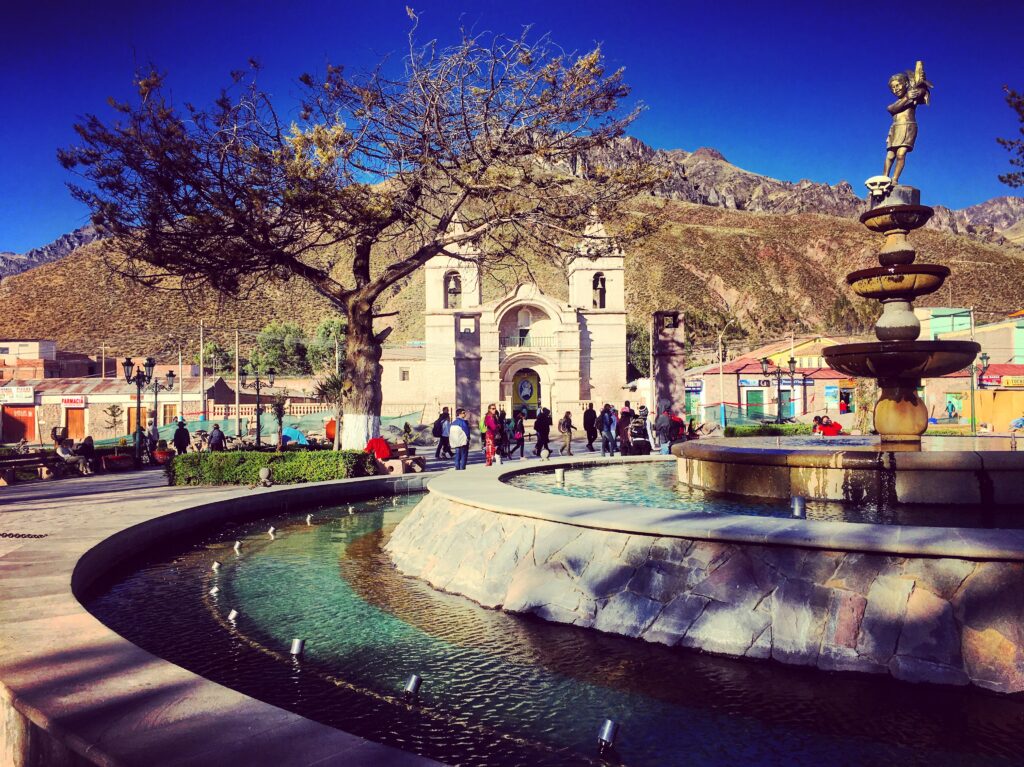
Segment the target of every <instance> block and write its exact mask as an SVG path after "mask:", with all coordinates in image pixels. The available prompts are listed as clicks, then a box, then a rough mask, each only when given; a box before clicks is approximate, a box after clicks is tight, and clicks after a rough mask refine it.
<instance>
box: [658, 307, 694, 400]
mask: <svg viewBox="0 0 1024 767" xmlns="http://www.w3.org/2000/svg"><path fill="white" fill-rule="evenodd" d="M651 378H652V379H653V381H654V400H655V401H654V403H652V404H653V405H654V406H656V407H657V409H658V412H661V411H662V410H663V409H664V407H665V403H666V402H668V403H669V407H671V408H672V410H673V411H676V412H679V410H680V409H681V408H682V407H683V405H684V403H685V402H686V326H685V323H684V322H683V317H682V314H681V313H680V312H676V311H672V312H655V313H654V327H653V329H652V331H651Z"/></svg>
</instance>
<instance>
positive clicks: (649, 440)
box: [629, 405, 654, 455]
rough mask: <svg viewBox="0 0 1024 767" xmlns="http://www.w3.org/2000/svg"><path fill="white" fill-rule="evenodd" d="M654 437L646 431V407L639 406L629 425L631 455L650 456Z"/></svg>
mask: <svg viewBox="0 0 1024 767" xmlns="http://www.w3.org/2000/svg"><path fill="white" fill-rule="evenodd" d="M653 444H654V435H652V434H651V433H650V432H649V431H648V426H647V407H646V406H644V405H641V406H640V409H639V410H637V411H636V415H635V416H634V417H633V420H632V421H630V423H629V449H630V452H631V453H632V454H633V455H650V454H651V446H652V445H653Z"/></svg>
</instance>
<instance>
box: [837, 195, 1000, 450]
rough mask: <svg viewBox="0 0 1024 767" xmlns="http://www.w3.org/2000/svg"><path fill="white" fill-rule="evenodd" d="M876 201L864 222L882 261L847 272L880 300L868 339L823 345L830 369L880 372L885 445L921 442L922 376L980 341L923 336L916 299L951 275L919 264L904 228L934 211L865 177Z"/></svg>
mask: <svg viewBox="0 0 1024 767" xmlns="http://www.w3.org/2000/svg"><path fill="white" fill-rule="evenodd" d="M867 185H868V188H869V189H870V190H871V196H870V198H869V200H870V205H871V207H870V208H869V209H868V211H867V212H866V213H864V214H863V215H862V216H861V217H860V220H861V223H862V224H864V225H865V226H866V227H867V228H868V229H870V230H872V231H874V232H881V233H882V234H884V235H885V244H884V245H883V246H882V249H881V251H879V253H878V263H879V264H881V266H877V267H874V268H871V269H861V270H859V271H856V272H851V273H850V274H848V275H847V276H846V281H847V282H848V283H849V284H850V286H851V287H852V288H853V291H854V292H855V293H856V294H857V295H859V296H863V297H864V298H870V299H873V300H876V301H881V302H882V315H881V316H880V317H879V318H878V321H877V322H876V323H875V337H876V338H878V341H874V342H870V343H857V344H842V345H839V346H833V347H830V348H828V349H826V350H825V360H826V361H827V362H828V365H829V367H831V368H832V369H834V370H838V371H839V372H840V373H845V374H846V375H848V376H852V377H855V378H875V379H877V380H878V385H879V386H880V387H881V390H882V394H881V397H880V398H879V400H878V403H877V404H876V405H875V431H877V432H878V434H879V435H880V436H881V438H882V442H883V443H892V442H909V443H920V441H921V435H922V434H924V432H925V429H927V428H928V410H927V408H926V407H925V405H924V402H922V401H921V397H920V396H918V393H917V389H918V387H919V386H920V385H921V379H922V378H934V377H937V376H943V375H946V374H947V373H953V372H955V371H957V370H961V369H963V368H965V367H967V366H968V365H970V364H971V363H972V362H973V361H974V357H975V355H977V353H978V352H979V351H980V350H981V347H980V346H979V345H978V344H976V343H975V342H973V341H919V340H917V339H918V336H919V335H920V334H921V323H920V322H919V321H918V319H917V317H916V316H915V314H914V307H913V301H914V299H915V298H917V297H918V296H924V295H928V294H929V293H934V292H935V291H936V290H938V289H939V288H941V287H942V283H943V282H944V281H945V279H946V278H947V277H948V276H949V269H948V268H946V267H945V266H938V265H936V264H915V263H914V259H915V258H916V253H915V251H914V248H913V247H912V246H911V244H910V242H909V241H908V240H907V234H908V233H909V232H911V231H913V230H914V229H918V228H920V227H922V226H924V225H925V224H926V223H927V222H928V219H929V218H931V217H932V213H933V212H934V211H933V210H932V209H931V208H929V207H928V206H927V205H921V204H920V192H919V191H918V190H917V189H914V188H913V187H909V186H897V185H894V184H893V183H892V182H891V181H889V178H888V177H887V176H875V177H874V178H871V179H868V181H867Z"/></svg>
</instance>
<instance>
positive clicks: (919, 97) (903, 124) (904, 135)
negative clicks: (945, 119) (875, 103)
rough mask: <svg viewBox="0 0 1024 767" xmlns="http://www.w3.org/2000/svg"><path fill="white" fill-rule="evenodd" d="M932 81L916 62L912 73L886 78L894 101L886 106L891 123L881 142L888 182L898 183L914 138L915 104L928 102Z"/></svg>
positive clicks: (920, 64)
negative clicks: (890, 175)
mask: <svg viewBox="0 0 1024 767" xmlns="http://www.w3.org/2000/svg"><path fill="white" fill-rule="evenodd" d="M931 88H932V84H931V83H930V82H928V81H927V80H926V79H925V77H924V63H923V62H921V61H919V62H917V66H915V67H914V71H913V72H899V73H898V74H895V75H893V76H892V77H890V78H889V90H891V91H892V95H894V96H895V97H896V101H895V102H893V103H892V104H890V105H889V106H888V107H887V108H888V110H889V114H891V115H892V126H891V127H890V128H889V136H888V138H887V140H886V142H885V147H886V153H885V170H883V171H882V175H883V176H886V177H888V176H889V170H890V169H891V170H892V177H891V178H892V183H893V184H894V185H895V184H898V183H899V180H900V174H901V173H902V172H903V164H904V162H905V161H906V157H907V152H910V151H912V150H913V148H914V142H915V141H916V140H917V120H916V119H915V114H914V113H915V111H916V110H917V105H918V104H929V103H931Z"/></svg>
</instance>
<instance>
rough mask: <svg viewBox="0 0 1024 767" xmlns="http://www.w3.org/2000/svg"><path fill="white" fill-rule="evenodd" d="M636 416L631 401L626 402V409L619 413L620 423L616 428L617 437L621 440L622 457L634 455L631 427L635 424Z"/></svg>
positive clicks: (620, 451)
mask: <svg viewBox="0 0 1024 767" xmlns="http://www.w3.org/2000/svg"><path fill="white" fill-rule="evenodd" d="M634 415H636V414H635V413H634V412H633V408H631V407H630V406H629V401H628V400H627V401H626V405H625V407H623V408H622V412H621V413H619V422H618V424H617V426H616V432H617V433H616V436H617V437H618V438H619V453H620V454H621V455H632V452H633V451H632V449H631V448H630V444H629V425H630V424H631V423H633V416H634Z"/></svg>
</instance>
